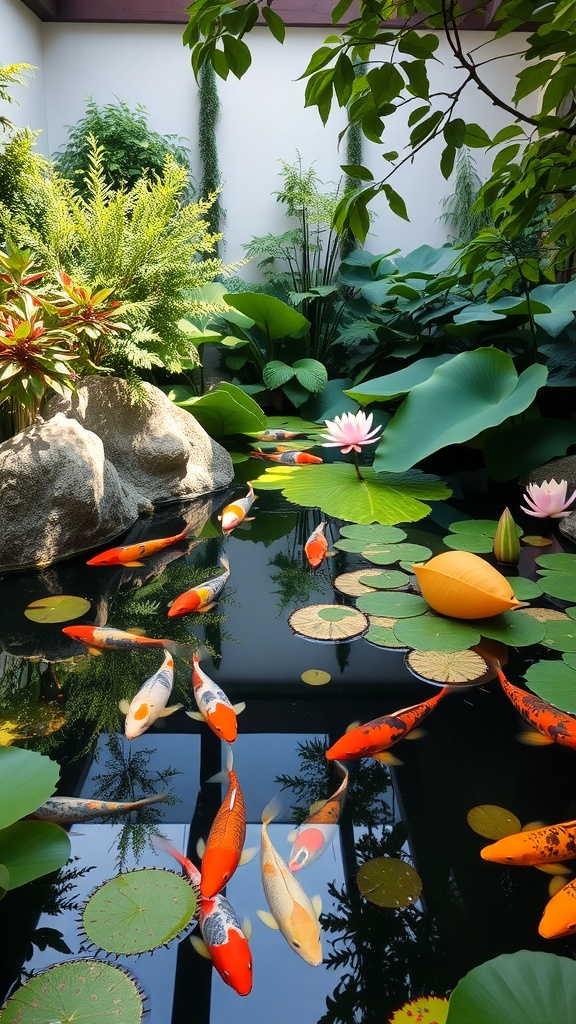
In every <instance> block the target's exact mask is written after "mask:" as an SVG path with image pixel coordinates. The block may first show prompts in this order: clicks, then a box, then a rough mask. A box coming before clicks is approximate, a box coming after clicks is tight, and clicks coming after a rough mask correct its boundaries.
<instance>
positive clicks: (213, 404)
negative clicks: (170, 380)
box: [164, 381, 266, 437]
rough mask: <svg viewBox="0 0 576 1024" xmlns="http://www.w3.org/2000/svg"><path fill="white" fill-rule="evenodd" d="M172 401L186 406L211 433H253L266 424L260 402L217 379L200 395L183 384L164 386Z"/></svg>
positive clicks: (182, 406)
mask: <svg viewBox="0 0 576 1024" xmlns="http://www.w3.org/2000/svg"><path fill="white" fill-rule="evenodd" d="M164 390H166V391H167V394H168V398H170V400H171V401H172V402H174V404H175V405H179V406H180V408H182V409H187V410H188V412H190V413H192V415H193V416H194V419H197V420H198V422H199V423H200V425H201V426H202V427H204V430H205V431H206V432H207V433H208V434H210V436H211V437H222V436H224V435H226V434H247V433H255V432H257V431H260V430H264V429H265V428H266V416H265V414H264V413H263V412H262V409H261V408H260V406H259V405H258V404H257V403H256V402H255V401H254V399H253V398H250V395H247V394H246V392H245V391H242V389H241V388H238V387H236V385H235V384H230V383H228V381H221V382H220V384H218V386H217V387H216V388H213V389H212V391H207V392H206V394H204V395H196V394H194V392H193V390H192V388H191V387H187V386H185V385H183V384H177V385H173V386H172V387H169V388H166V389H164Z"/></svg>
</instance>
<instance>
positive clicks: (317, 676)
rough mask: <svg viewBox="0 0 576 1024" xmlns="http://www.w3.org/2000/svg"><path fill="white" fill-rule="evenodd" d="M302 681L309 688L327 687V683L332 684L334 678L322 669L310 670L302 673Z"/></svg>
mask: <svg viewBox="0 0 576 1024" xmlns="http://www.w3.org/2000/svg"><path fill="white" fill-rule="evenodd" d="M300 679H301V680H302V682H303V683H306V685H307V686H326V683H329V682H330V680H331V679H332V676H331V675H330V673H329V672H324V671H323V670H322V669H321V668H309V669H307V670H306V672H303V673H302V675H301V676H300Z"/></svg>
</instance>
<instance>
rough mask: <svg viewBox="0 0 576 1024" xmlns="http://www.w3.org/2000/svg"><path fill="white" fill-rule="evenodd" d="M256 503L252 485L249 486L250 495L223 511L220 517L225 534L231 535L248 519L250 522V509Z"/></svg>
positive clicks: (237, 500)
mask: <svg viewBox="0 0 576 1024" xmlns="http://www.w3.org/2000/svg"><path fill="white" fill-rule="evenodd" d="M254 501H255V495H254V488H253V487H252V484H250V483H249V484H248V494H246V495H245V496H244V497H243V498H237V499H236V501H232V502H231V503H230V504H229V505H226V507H225V508H224V509H223V511H222V512H221V513H220V515H219V516H218V519H219V521H220V522H221V524H222V529H223V531H224V533H230V532H231V531H232V530H235V529H236V527H237V526H239V525H240V523H241V522H243V521H244V520H245V519H246V522H249V521H250V519H252V518H253V517H252V516H248V513H249V511H250V509H251V508H252V505H253V504H254Z"/></svg>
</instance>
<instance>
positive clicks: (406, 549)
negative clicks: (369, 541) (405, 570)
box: [362, 543, 432, 565]
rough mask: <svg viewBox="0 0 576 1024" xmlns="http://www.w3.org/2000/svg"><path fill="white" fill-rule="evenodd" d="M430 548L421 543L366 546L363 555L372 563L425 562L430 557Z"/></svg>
mask: <svg viewBox="0 0 576 1024" xmlns="http://www.w3.org/2000/svg"><path fill="white" fill-rule="evenodd" d="M431 554H432V552H431V550H430V548H427V547H424V545H423V544H403V543H400V544H389V545H388V546H387V547H386V546H384V545H382V546H381V547H380V548H366V549H365V550H364V551H362V555H363V557H364V558H365V559H366V560H367V561H368V562H372V563H373V565H393V564H394V562H400V561H402V562H410V563H412V562H425V561H426V560H427V559H428V558H430V556H431Z"/></svg>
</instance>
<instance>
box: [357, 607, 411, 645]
mask: <svg viewBox="0 0 576 1024" xmlns="http://www.w3.org/2000/svg"><path fill="white" fill-rule="evenodd" d="M368 618H369V620H370V629H369V630H368V632H367V633H365V634H364V639H365V640H367V641H368V643H370V644H374V646H375V647H390V648H391V649H393V650H402V651H405V650H407V648H406V646H405V644H401V643H400V641H399V640H398V639H397V637H396V636H395V635H394V625H395V623H396V622H397V621H398V620H397V619H394V618H391V617H390V616H387V615H369V616H368Z"/></svg>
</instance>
